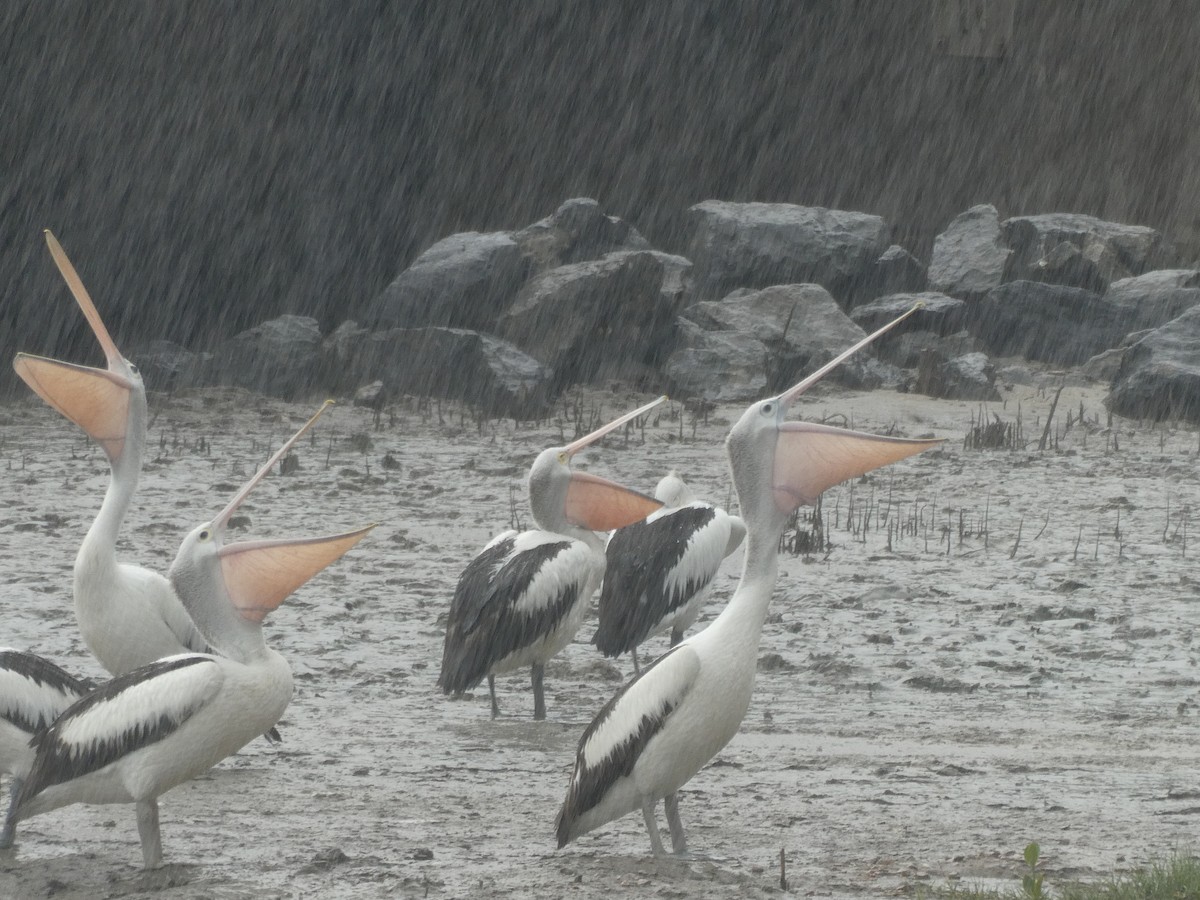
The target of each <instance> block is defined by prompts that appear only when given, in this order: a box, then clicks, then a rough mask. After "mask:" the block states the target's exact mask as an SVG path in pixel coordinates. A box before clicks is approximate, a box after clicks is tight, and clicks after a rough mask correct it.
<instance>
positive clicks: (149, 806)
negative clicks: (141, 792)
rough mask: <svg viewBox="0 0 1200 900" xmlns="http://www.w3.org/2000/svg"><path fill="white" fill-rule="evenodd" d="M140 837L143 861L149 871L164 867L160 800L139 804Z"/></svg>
mask: <svg viewBox="0 0 1200 900" xmlns="http://www.w3.org/2000/svg"><path fill="white" fill-rule="evenodd" d="M137 823H138V836H139V837H140V838H141V839H142V861H143V862H144V863H145V865H146V868H147V869H157V868H158V867H159V866H161V865H162V836H161V835H160V834H159V833H158V798H156V797H151V798H150V799H149V800H139V801H138V803H137Z"/></svg>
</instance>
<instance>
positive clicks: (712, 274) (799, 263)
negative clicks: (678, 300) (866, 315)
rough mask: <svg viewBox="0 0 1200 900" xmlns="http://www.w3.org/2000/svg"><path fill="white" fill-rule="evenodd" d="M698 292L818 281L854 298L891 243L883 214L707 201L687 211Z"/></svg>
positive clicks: (708, 295) (710, 294) (711, 295)
mask: <svg viewBox="0 0 1200 900" xmlns="http://www.w3.org/2000/svg"><path fill="white" fill-rule="evenodd" d="M688 220H689V225H690V229H691V237H690V241H689V244H688V251H687V255H688V258H689V259H691V260H692V262H693V264H694V265H695V268H694V269H693V272H692V275H693V279H694V285H695V292H696V294H695V296H696V297H697V299H700V300H715V299H717V298H719V297H723V296H725V295H726V294H728V293H729V292H730V291H731V290H734V289H736V288H762V287H768V286H770V285H773V284H792V283H798V282H814V283H816V284H820V285H822V286H823V287H825V288H826V289H827V290H829V291H830V292H831V293H832V294H833V295H834V296H835V297H839V298H842V299H844V300H846V301H847V303H848V301H849V297H850V295H851V293H852V292H853V290H854V288H855V286H856V285H857V283H858V282H859V281H861V280H862V279H863V278H864V277H865V276H866V275H867V273H868V272H869V271H870V269H871V267H872V266H873V265H874V263H875V262H876V260H878V259H879V257H880V255H881V254H882V253H883V251H884V249H885V248H886V247H887V233H888V228H887V225H886V224H885V223H884V221H883V219H881V218H880V217H879V216H872V215H868V214H866V213H858V212H847V211H844V210H831V209H823V208H820V207H810V206H794V205H792V204H788V203H729V202H724V201H720V200H706V201H705V202H703V203H699V204H697V205H695V206H693V207H691V208H690V209H689V210H688Z"/></svg>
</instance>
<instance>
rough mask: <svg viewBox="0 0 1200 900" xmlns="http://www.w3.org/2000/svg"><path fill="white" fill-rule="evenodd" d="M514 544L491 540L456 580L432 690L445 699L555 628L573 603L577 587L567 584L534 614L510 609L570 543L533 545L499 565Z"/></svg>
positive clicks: (480, 678) (465, 689) (567, 541)
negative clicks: (439, 663) (566, 586)
mask: <svg viewBox="0 0 1200 900" xmlns="http://www.w3.org/2000/svg"><path fill="white" fill-rule="evenodd" d="M515 543H516V538H515V537H511V538H506V539H504V540H502V541H497V542H496V543H495V544H493V545H492V546H490V547H488V548H487V549H485V550H484V551H483V552H482V553H480V554H479V555H478V556H476V557H475V558H474V559H473V560H471V563H470V564H469V565H468V566H467V568H466V569H465V570H464V571H463V573H462V576H461V577H460V578H459V579H458V586H457V587H456V588H455V590H454V600H453V602H452V603H451V604H450V615H449V617H448V619H447V621H446V642H445V645H444V647H443V649H442V670H441V673H440V674H439V675H438V687H440V688H441V689H442V690H443V691H444V692H445V693H447V694H452V693H461V692H462V691H467V690H470V689H471V688H473V687H475V685H477V684H479V682H480V681H482V680H483V679H484V677H485V676H486V675H487V674H488V671H489V670H490V669H491V668H492V666H494V665H495V664H496V663H498V662H499V661H500V660H502V659H504V658H505V657H506V656H508V655H510V654H512V653H514V652H515V651H517V650H520V649H521V648H522V647H527V646H528V645H530V644H532V643H533V642H534V641H536V640H538V639H539V638H541V637H542V636H544V635H545V634H546V633H547V626H550V627H553V626H554V625H557V623H558V622H559V621H560V620H561V619H562V617H563V616H564V615H566V613H567V611H568V610H570V609H571V607H573V606H574V605H575V602H576V600H577V599H578V598H579V588H578V586H577V585H571V586H569V587H568V588H567V589H566V590H564V591H562V593H560V594H559V595H558V597H556V598H555V599H554V602H553V604H552V605H551V606H550V607H549V608H548V609H545V610H543V611H541V612H540V613H539V614H538V615H536V616H532V615H528V614H525V613H520V612H517V611H516V610H515V609H514V606H515V605H516V603H517V601H518V600H519V599H520V598H521V596H522V595H523V594H524V593H525V592H526V591H527V590H528V589H529V586H530V584H531V583H532V582H533V579H534V578H536V577H537V574H538V573H539V572H540V571H541V570H542V568H543V567H544V566H546V565H548V564H550V563H551V562H553V561H554V559H555V558H556V557H557V556H558V555H559V554H560V553H562V552H563V551H565V550H567V549H569V548H570V546H571V544H572V541H570V540H562V541H554V542H551V543H546V544H539V545H538V546H536V547H531V548H530V549H528V550H525V551H523V552H521V553H519V554H517V555H516V556H515V557H514V558H513V559H511V560H509V561H508V563H507V564H505V563H504V560H505V558H506V557H508V555H509V554H510V553H512V551H513V547H514V545H515Z"/></svg>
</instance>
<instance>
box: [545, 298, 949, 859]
mask: <svg viewBox="0 0 1200 900" xmlns="http://www.w3.org/2000/svg"><path fill="white" fill-rule="evenodd" d="M910 314H911V311H910V313H907V314H906V315H910ZM903 318H904V316H902V317H900V319H897V320H896V321H895V322H892V323H890V324H889V325H886V326H884V328H882V329H880V330H879V331H877V332H875V334H872V335H871V336H869V337H867V338H865V339H864V340H862V341H860V342H859V343H858V344H856V345H855V346H854V347H852V348H851V349H850V350H848V351H846V352H845V353H843V354H842V355H840V356H839V357H837V358H836V359H835V360H833V361H832V362H831V363H829V364H828V365H826V366H824V367H822V368H821V369H820V370H818V371H817V372H816V373H814V374H813V375H811V376H809V377H808V378H806V379H804V380H803V381H801V382H800V383H799V384H797V385H796V386H795V387H792V388H791V389H789V390H787V391H785V392H784V393H783V394H781V395H779V396H778V397H772V398H770V399H768V400H762V401H760V402H758V403H755V404H754V405H753V406H751V407H750V408H749V409H748V410H746V412H745V413H744V414H743V415H742V417H741V419H739V420H738V422H737V424H735V425H734V426H733V429H732V430H731V431H730V433H729V437H728V438H727V439H726V442H725V443H726V448H727V450H728V452H729V463H730V469H731V471H732V474H733V483H734V487H735V488H736V490H737V494H738V500H739V502H740V504H741V512H742V517H743V518H744V519H745V522H746V532H747V536H746V551H745V561H744V564H743V569H742V578H741V583H740V584H739V585H738V588H737V591H736V592H735V593H734V595H733V597H732V598H731V599H730V601H729V605H728V606H726V608H725V609H724V611H722V613H721V614H720V615H719V616H718V617H717V618H716V620H715V621H714V622H713V623H712V624H711V625H709V626H708V627H707V628H706V629H704V630H703V631H701V632H699V633H698V634H696V635H694V636H692V637H691V638H688V639H687V640H685V641H683V642H682V643H681V644H678V645H677V646H676V647H674V648H673V649H671V650H669V651H667V653H666V654H665V655H664V656H662V657H660V658H659V659H658V660H657V661H655V663H654V664H653V665H651V666H648V667H647V668H646V669H645V670H644V671H643V672H642V673H641V675H640V676H637V677H635V678H634V679H633V680H632V681H630V682H629V683H628V684H627V685H625V687H623V688H622V689H621V690H620V691H619V692H618V693H617V695H616V696H615V697H613V698H612V700H610V701H609V702H608V703H607V704H606V705H605V706H604V708H603V709H601V710H600V712H599V714H598V715H597V716H596V718H595V719H593V720H592V723H591V725H589V726H588V728H587V730H586V731H585V732H584V733H583V737H582V738H581V739H580V741H579V749H578V752H577V755H576V758H575V769H574V773H573V774H572V776H571V784H570V787H569V788H568V790H567V796H566V799H565V801H564V802H563V805H562V809H561V811H560V812H559V814H558V819H557V823H556V826H557V837H558V846H559V847H562V846H564V845H566V844H567V843H569V842H570V841H573V840H575V839H576V838H577V837H579V836H580V835H581V834H584V833H586V832H588V831H591V830H592V829H594V828H598V827H599V826H601V825H603V824H605V823H606V822H611V821H612V820H613V819H616V818H618V817H620V816H623V815H625V814H626V813H629V812H633V811H634V810H637V809H640V810H641V811H642V815H643V817H644V818H645V822H646V828H647V830H648V832H649V834H650V843H651V846H652V848H653V851H654V853H655V854H656V855H662V854H663V843H662V838H661V837H660V836H659V833H658V825H657V823H656V822H655V818H654V807H655V804H656V803H657V802H658V801H659V800H660V799H663V800H664V801H665V803H664V805H665V807H666V813H667V822H668V824H669V825H670V831H671V845H672V849H673V850H674V852H675V853H677V854H684V853H686V852H687V843H686V840H685V838H684V832H683V823H682V821H681V820H680V818H679V806H678V803H677V800H676V796H675V792H676V791H677V790H678V789H679V788H680V787H682V786H683V785H684V784H685V783H686V782H687V781H688V780H689V779H690V778H691V777H692V776H693V775H695V774H696V772H698V771H699V770H700V768H701V767H702V766H704V765H705V764H706V763H707V762H708V761H709V760H710V759H712V758H713V756H715V755H716V754H717V752H718V751H720V750H721V748H722V747H724V746H725V744H727V743H728V742H729V740H730V739H731V738H732V737H733V736H734V735H735V734H736V733H737V730H738V727H739V726H740V724H741V721H742V717H743V716H744V715H745V714H746V708H747V707H748V706H749V703H750V694H751V692H752V690H753V687H754V675H755V669H756V667H757V656H758V642H759V637H760V635H761V632H762V624H763V619H764V617H765V616H766V612H767V605H768V603H769V602H770V599H771V593H772V591H773V590H774V588H775V579H776V575H777V574H778V560H777V559H776V552H777V550H778V545H779V537H780V535H781V534H782V533H783V529H784V527H785V523H786V521H787V518H788V515H789V514H790V513H791V512H792V511H793V510H794V509H795V508H796V507H797V506H799V505H800V504H802V503H813V502H815V501H816V499H817V497H818V496H819V495H820V494H821V492H822V491H823V490H825V489H826V488H828V487H830V486H832V485H834V484H837V483H838V482H839V481H842V480H844V479H846V478H852V477H854V476H856V475H860V474H862V473H864V472H868V471H870V470H871V469H874V468H877V467H879V466H882V465H886V464H888V463H890V462H895V461H896V460H900V459H903V458H904V457H906V456H910V455H911V454H914V453H919V452H920V451H922V450H926V449H928V448H930V447H933V446H935V445H936V444H937V443H939V442H938V441H934V440H902V439H898V438H885V437H876V436H874V435H869V434H862V433H858V432H853V431H845V430H842V429H838V428H831V427H829V426H825V425H816V424H810V423H807V422H787V421H784V416H785V414H786V412H787V409H788V406H789V405H790V404H791V402H792V401H793V400H794V399H795V398H796V396H798V395H799V394H800V393H802V392H803V391H804V390H805V389H807V388H808V387H809V386H810V385H811V384H812V383H813V382H815V381H816V380H817V379H818V378H820V377H821V376H822V375H824V374H825V373H826V372H827V371H829V369H831V368H832V367H833V366H835V365H837V364H839V363H840V362H842V361H843V360H844V359H845V358H846V357H848V356H849V355H850V354H851V353H854V352H855V351H856V350H858V349H859V348H860V347H862V346H863V345H865V344H866V343H868V342H869V341H870V340H872V339H873V338H875V337H876V336H878V335H879V334H881V333H882V332H883V331H886V330H887V329H888V328H891V327H893V326H894V325H895V324H897V323H898V322H899V321H901V320H902V319H903Z"/></svg>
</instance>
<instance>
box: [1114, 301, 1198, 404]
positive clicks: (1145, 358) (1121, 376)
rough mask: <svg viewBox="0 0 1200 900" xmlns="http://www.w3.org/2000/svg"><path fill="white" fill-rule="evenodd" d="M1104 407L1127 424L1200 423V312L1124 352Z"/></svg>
mask: <svg viewBox="0 0 1200 900" xmlns="http://www.w3.org/2000/svg"><path fill="white" fill-rule="evenodd" d="M1105 402H1106V403H1107V405H1108V408H1109V409H1110V410H1111V411H1112V412H1114V413H1116V414H1117V415H1120V416H1125V417H1127V418H1136V419H1155V420H1159V419H1168V418H1171V419H1183V420H1185V421H1188V422H1200V306H1194V307H1192V308H1191V309H1189V310H1187V312H1185V313H1183V314H1182V315H1181V316H1179V317H1178V318H1176V319H1173V320H1172V321H1170V322H1168V323H1167V324H1165V325H1163V326H1162V327H1160V328H1156V329H1155V330H1153V331H1151V332H1150V333H1149V334H1147V335H1145V336H1144V337H1142V338H1141V340H1139V341H1137V342H1136V343H1135V344H1133V346H1131V347H1129V348H1128V349H1127V350H1125V353H1124V356H1123V358H1122V360H1121V366H1120V369H1119V371H1118V372H1117V375H1116V377H1115V379H1114V380H1113V386H1112V392H1111V393H1110V394H1109V395H1108V398H1107V399H1106V400H1105Z"/></svg>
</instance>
